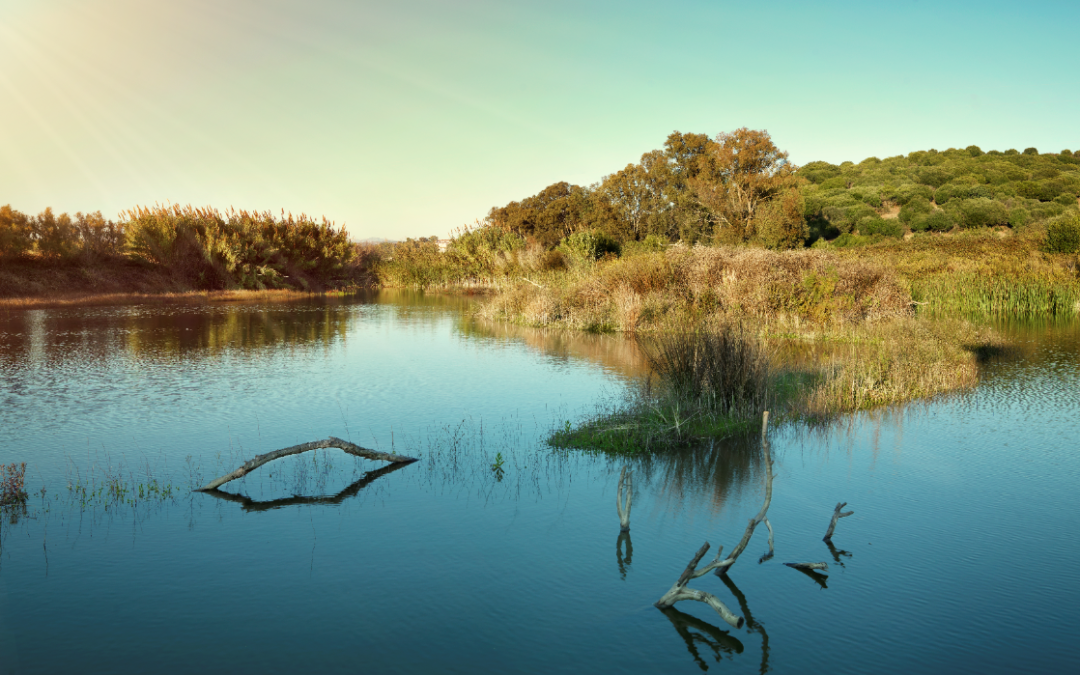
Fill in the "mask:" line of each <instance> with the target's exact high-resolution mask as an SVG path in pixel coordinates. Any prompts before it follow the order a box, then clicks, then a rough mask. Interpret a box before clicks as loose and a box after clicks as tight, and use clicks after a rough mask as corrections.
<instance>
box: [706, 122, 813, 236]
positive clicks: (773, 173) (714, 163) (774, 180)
mask: <svg viewBox="0 0 1080 675" xmlns="http://www.w3.org/2000/svg"><path fill="white" fill-rule="evenodd" d="M794 169H795V167H794V166H793V165H792V164H791V163H790V162H788V154H787V153H786V152H783V151H782V150H780V149H779V148H777V147H776V145H775V144H774V143H773V142H772V138H770V137H769V133H768V132H767V131H754V130H751V129H747V128H745V127H743V128H742V129H736V130H735V131H732V132H731V133H722V134H718V135H717V136H716V139H715V141H714V142H711V143H709V144H708V146H707V147H706V150H705V152H704V153H702V154H700V155H699V156H698V157H697V171H696V174H695V175H693V176H692V177H691V178H689V180H688V184H689V186H690V189H691V190H693V192H694V195H695V196H696V197H697V199H698V201H699V202H700V203H701V204H702V205H703V206H705V207H706V208H707V209H708V210H709V213H710V215H711V217H712V221H713V225H714V233H713V234H714V237H715V238H716V239H717V240H718V241H727V242H742V241H747V240H749V239H751V238H753V237H754V236H755V235H756V234H758V232H757V229H758V228H757V225H758V224H759V222H760V221H762V219H763V218H764V217H765V216H766V215H768V216H770V219H772V218H773V217H775V214H776V213H777V211H776V210H775V209H768V211H769V213H768V214H766V212H765V211H766V210H765V209H764V207H765V206H766V205H768V204H770V203H771V202H774V201H780V202H783V201H784V200H785V197H786V198H787V200H788V201H789V202H790V200H791V195H789V194H788V193H789V192H791V191H793V190H797V185H796V179H795V177H794V175H793V171H794Z"/></svg>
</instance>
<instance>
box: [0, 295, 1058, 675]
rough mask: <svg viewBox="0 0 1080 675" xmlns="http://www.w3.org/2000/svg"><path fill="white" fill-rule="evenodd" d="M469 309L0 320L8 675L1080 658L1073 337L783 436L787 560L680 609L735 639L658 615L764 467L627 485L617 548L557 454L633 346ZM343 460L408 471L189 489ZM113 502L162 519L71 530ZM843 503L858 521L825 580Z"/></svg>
mask: <svg viewBox="0 0 1080 675" xmlns="http://www.w3.org/2000/svg"><path fill="white" fill-rule="evenodd" d="M463 302H464V301H462V300H453V299H446V298H439V297H434V298H433V297H424V296H415V295H387V294H384V295H380V296H375V297H372V298H368V299H366V300H358V301H355V302H351V301H350V302H339V303H333V302H325V301H324V302H318V303H297V304H275V305H228V306H210V307H175V306H172V307H149V306H143V307H107V308H83V309H67V310H43V311H29V312H17V313H8V314H0V463H7V462H12V461H20V462H21V461H25V462H27V464H28V469H27V487H28V489H29V491H30V492H31V494H32V498H31V501H30V508H29V509H28V511H27V512H26V513H25V514H21V513H12V512H11V511H8V512H7V514H6V516H5V518H4V519H3V522H2V525H0V543H2V547H3V548H2V551H0V673H53V672H58V671H63V670H75V669H77V670H79V671H80V672H88V673H97V672H101V673H127V672H132V673H135V672H139V673H141V672H147V671H157V672H189V671H193V670H198V671H200V672H249V671H255V670H259V671H262V672H296V671H301V670H303V671H311V672H355V671H358V670H363V671H365V672H388V673H389V672H402V673H417V672H462V673H475V672H499V673H502V672H529V673H533V672H535V673H548V672H554V671H562V672H568V671H569V672H600V671H609V672H620V673H678V672H685V673H692V672H700V671H701V670H722V671H729V672H762V671H764V670H767V671H773V672H798V673H808V672H826V671H828V672H834V673H843V672H852V673H865V672H875V673H892V672H896V673H900V672H911V671H939V672H950V673H954V672H971V673H986V672H1014V671H1022V672H1048V673H1049V672H1074V671H1075V669H1076V666H1077V664H1078V663H1080V646H1078V645H1077V642H1076V639H1075V636H1074V633H1075V630H1076V628H1077V627H1078V626H1080V579H1078V576H1080V573H1078V572H1077V571H1076V570H1077V565H1076V564H1075V561H1076V559H1077V558H1078V557H1080V537H1078V536H1077V534H1076V522H1077V514H1078V513H1080V497H1078V490H1077V485H1078V478H1080V452H1078V450H1080V323H1074V324H1070V325H1066V326H1055V327H1049V328H1047V327H1030V326H1029V327H1013V328H1009V329H1008V330H1009V332H1010V334H1011V335H1012V336H1013V338H1014V340H1015V341H1016V342H1017V344H1018V345H1019V346H1020V348H1019V350H1018V352H1017V353H1016V354H1015V355H1013V356H1011V357H1008V358H1002V359H1000V360H998V361H995V362H992V363H989V364H987V365H986V366H985V368H984V372H983V375H982V384H981V385H980V386H979V387H978V388H977V389H976V390H974V391H972V392H970V393H965V394H963V395H957V396H953V397H950V398H945V399H939V400H936V401H933V402H930V403H927V404H920V405H915V406H909V407H907V408H905V409H903V410H892V411H884V412H879V413H875V414H866V415H860V416H857V417H854V418H852V419H851V420H850V421H849V423H845V424H844V425H841V426H840V427H839V428H837V429H834V430H832V431H831V432H829V433H827V434H826V433H808V432H805V431H800V430H798V429H786V430H781V431H779V432H777V434H776V435H775V436H774V439H773V452H774V455H775V457H776V459H777V467H776V471H777V476H776V480H775V484H774V498H773V504H772V507H771V509H770V511H769V517H770V520H771V522H772V523H773V526H774V528H775V530H776V550H777V555H776V557H775V558H774V559H773V560H771V561H768V562H765V563H763V564H758V562H757V556H759V555H760V554H761V553H762V552H763V550H764V548H765V546H766V544H765V536H764V533H759V534H758V535H757V536H756V537H755V539H754V540H753V541H752V542H751V544H750V548H749V550H748V551H747V553H746V554H745V555H744V556H743V557H742V558H740V559H739V562H738V563H737V564H736V565H735V566H734V567H733V568H732V572H731V580H730V582H728V583H725V582H724V581H722V580H720V579H718V578H716V577H712V576H706V577H702V578H701V579H698V580H696V581H694V582H692V583H691V586H693V587H695V588H700V589H702V590H707V591H710V592H712V593H714V594H716V595H717V596H718V597H719V598H720V599H721V600H723V601H724V602H726V603H727V604H728V605H729V606H730V607H731V608H732V609H733V610H734V611H735V612H736V613H738V614H740V615H743V616H746V617H747V619H748V623H747V626H746V627H744V628H742V629H738V630H736V629H731V628H730V627H729V626H727V624H725V623H723V622H722V621H721V620H720V619H719V617H718V616H717V615H716V614H715V613H714V612H713V611H712V610H711V609H709V608H708V607H707V606H705V605H702V604H700V603H690V602H682V603H679V605H678V606H677V608H678V610H679V611H677V612H668V613H662V612H660V611H659V610H657V609H655V608H654V607H652V603H653V602H655V601H656V600H657V599H658V598H659V597H660V596H661V595H662V594H663V593H664V592H665V591H666V590H667V589H668V588H669V587H670V585H671V584H672V582H673V581H674V580H675V579H676V578H677V577H678V575H679V573H680V572H681V570H682V569H683V568H684V567H685V565H686V563H687V562H688V561H689V559H690V557H691V556H692V555H693V553H694V551H695V550H696V549H697V548H698V547H699V546H700V545H701V544H702V542H704V541H705V540H706V539H707V540H708V541H710V542H712V543H713V545H714V546H715V545H716V544H723V545H724V546H725V548H726V549H730V548H731V547H732V546H733V545H734V544H735V543H736V542H737V541H738V538H739V537H740V536H741V533H742V530H743V529H744V527H745V524H746V520H747V518H749V517H750V516H752V515H753V514H754V513H755V512H756V511H757V509H758V508H759V506H760V500H761V496H762V467H761V460H760V456H759V454H758V452H757V447H756V442H755V441H752V440H751V441H745V442H728V443H723V444H717V445H716V446H714V447H710V448H704V449H702V450H700V451H697V452H694V453H684V454H681V455H678V456H672V457H658V458H652V459H650V460H647V461H646V460H640V461H637V462H636V463H634V470H635V474H636V477H637V482H636V485H635V488H636V495H635V502H634V510H633V517H632V529H631V533H630V537H628V538H627V537H623V538H620V537H619V532H618V529H619V528H618V518H617V516H616V512H615V505H614V500H615V483H616V480H617V477H618V472H619V468H620V467H621V466H622V462H621V461H617V460H608V459H606V458H603V457H595V456H591V455H583V454H562V453H556V452H553V451H552V450H550V449H549V448H547V447H545V446H544V444H543V442H542V440H543V438H544V437H545V436H546V434H547V433H548V432H549V431H550V429H552V428H553V427H554V426H559V425H563V424H565V423H566V421H567V420H573V419H576V418H577V417H579V416H580V415H582V414H585V413H587V412H588V411H589V409H590V407H591V406H593V405H594V404H595V403H596V402H597V401H600V400H602V399H603V398H604V397H609V396H617V395H618V393H619V392H620V391H621V389H622V387H624V386H625V383H626V382H627V380H628V378H632V377H633V376H635V375H636V374H639V373H640V372H641V363H640V356H639V355H638V353H637V352H636V351H635V349H634V346H633V344H632V343H630V342H626V341H623V340H621V339H618V338H611V337H595V336H568V335H566V334H560V333H544V332H540V331H529V330H523V329H516V328H508V327H500V326H490V325H483V324H477V323H473V322H470V321H469V320H468V319H467V318H464V315H463V314H462V313H461V309H462V306H463V305H462V303H463ZM330 435H335V436H341V437H343V438H349V439H351V440H352V441H353V442H356V443H359V444H361V445H365V446H368V447H379V448H380V449H384V450H388V449H391V448H393V449H394V450H396V451H398V452H402V453H405V454H411V455H413V456H417V457H419V458H420V460H421V461H419V462H417V463H415V464H411V465H408V466H406V467H404V468H401V469H399V470H396V471H392V472H378V473H368V472H371V471H372V470H376V469H379V468H380V466H379V463H375V462H367V461H365V460H357V459H354V458H352V457H349V456H347V455H345V454H343V453H340V452H338V451H336V450H328V451H320V452H319V453H318V456H316V457H311V456H310V455H309V456H303V457H300V458H290V459H287V460H281V461H279V462H275V463H273V464H270V465H267V466H265V467H263V468H262V469H260V470H259V471H256V472H254V473H253V474H251V475H249V476H247V477H245V478H244V479H242V480H241V481H235V482H233V483H230V484H229V485H227V486H226V488H227V489H228V490H229V491H230V492H232V493H234V494H236V495H237V497H236V498H235V499H233V500H224V499H216V498H214V497H212V496H209V495H204V494H198V493H196V494H191V493H189V492H188V491H187V488H188V486H189V485H190V484H191V483H192V482H198V481H203V482H205V480H208V479H209V478H212V477H214V476H216V475H218V474H220V473H225V472H227V471H230V470H232V469H234V468H236V466H238V465H239V463H240V462H242V461H243V460H245V459H247V458H249V457H250V456H251V455H253V454H256V453H259V452H266V451H268V450H272V449H276V448H279V447H283V446H287V445H292V444H294V443H298V442H303V441H309V440H316V439H319V438H325V437H326V436H330ZM497 455H501V458H502V462H503V467H504V473H503V474H502V475H501V477H500V476H499V475H497V474H496V473H495V472H493V471H492V470H491V465H492V463H493V462H495V461H496V458H497ZM106 475H113V476H116V475H123V476H125V477H126V478H127V479H128V480H129V481H133V482H135V483H138V482H144V483H145V482H146V481H147V480H149V476H150V475H153V477H154V478H156V479H158V480H160V481H163V482H169V483H172V484H173V485H176V486H178V493H177V494H178V496H176V497H175V498H172V499H168V500H165V501H164V502H160V501H150V502H138V500H136V502H137V503H136V504H134V505H132V504H124V505H115V504H113V505H109V506H106V505H104V504H97V505H90V506H88V507H86V508H82V507H81V506H80V505H79V499H78V498H76V497H73V494H74V493H73V492H71V491H69V490H68V485H69V483H70V484H72V485H80V484H82V485H94V484H95V483H94V481H100V480H101V478H102V477H104V476H106ZM500 478H501V479H500ZM41 487H45V490H46V491H45V493H44V495H42V494H40V492H39V490H40V488H41ZM91 489H92V488H91ZM838 501H847V502H849V503H850V507H849V508H852V509H854V511H855V515H854V516H852V517H850V518H846V519H843V520H841V521H840V523H839V525H838V527H837V534H836V536H835V538H834V543H835V544H836V546H837V548H838V549H839V550H837V551H836V552H835V554H834V552H832V551H830V550H829V549H828V548H827V547H826V546H825V544H824V543H822V542H821V536H822V535H823V534H824V530H825V528H826V527H827V525H828V520H829V517H830V515H831V512H832V507H833V506H834V505H835V504H836V502H838ZM834 555H835V557H834ZM837 560H838V561H839V562H837ZM786 561H828V562H829V563H830V570H829V574H828V576H827V577H826V578H820V577H819V578H810V577H808V576H807V575H804V574H802V573H800V572H798V571H795V570H792V569H789V568H787V567H784V566H783V565H782V563H783V562H786Z"/></svg>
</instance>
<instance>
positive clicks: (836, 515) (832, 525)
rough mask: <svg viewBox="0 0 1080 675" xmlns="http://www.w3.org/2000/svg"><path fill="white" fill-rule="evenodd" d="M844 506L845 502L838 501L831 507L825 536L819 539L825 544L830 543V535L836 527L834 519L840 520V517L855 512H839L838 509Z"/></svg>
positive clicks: (845, 516)
mask: <svg viewBox="0 0 1080 675" xmlns="http://www.w3.org/2000/svg"><path fill="white" fill-rule="evenodd" d="M845 506H847V502H840V503H839V504H837V505H836V508H835V509H833V514H832V521H830V522H829V531H828V532H826V533H825V536H824V537H822V539H821V540H822V541H823V542H825V543H826V544H829V543H832V535H833V530H835V529H836V521H838V520H840V519H841V518H847V517H848V516H850V515H852V514H853V513H855V512H854V511H846V512H844V513H840V510H841V509H843V508H844V507H845Z"/></svg>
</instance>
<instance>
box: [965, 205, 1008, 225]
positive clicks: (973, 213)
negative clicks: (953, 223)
mask: <svg viewBox="0 0 1080 675" xmlns="http://www.w3.org/2000/svg"><path fill="white" fill-rule="evenodd" d="M959 212H960V224H961V225H962V226H963V227H966V228H974V227H991V226H994V225H1008V224H1009V210H1008V209H1007V208H1005V205H1004V204H1002V203H1001V202H999V201H995V200H993V199H985V198H980V199H964V200H962V201H961V202H960V207H959Z"/></svg>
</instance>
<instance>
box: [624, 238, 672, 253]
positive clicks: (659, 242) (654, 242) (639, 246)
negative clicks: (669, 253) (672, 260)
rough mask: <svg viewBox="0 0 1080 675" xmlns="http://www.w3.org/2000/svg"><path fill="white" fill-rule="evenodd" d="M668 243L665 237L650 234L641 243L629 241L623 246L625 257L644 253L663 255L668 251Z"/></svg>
mask: <svg viewBox="0 0 1080 675" xmlns="http://www.w3.org/2000/svg"><path fill="white" fill-rule="evenodd" d="M667 247H668V241H667V239H664V238H663V237H661V236H659V235H656V234H650V235H648V236H646V237H645V238H644V239H642V240H641V241H628V242H626V243H625V244H623V245H622V253H621V255H624V256H631V255H641V254H643V253H662V252H664V251H666V250H667Z"/></svg>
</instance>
